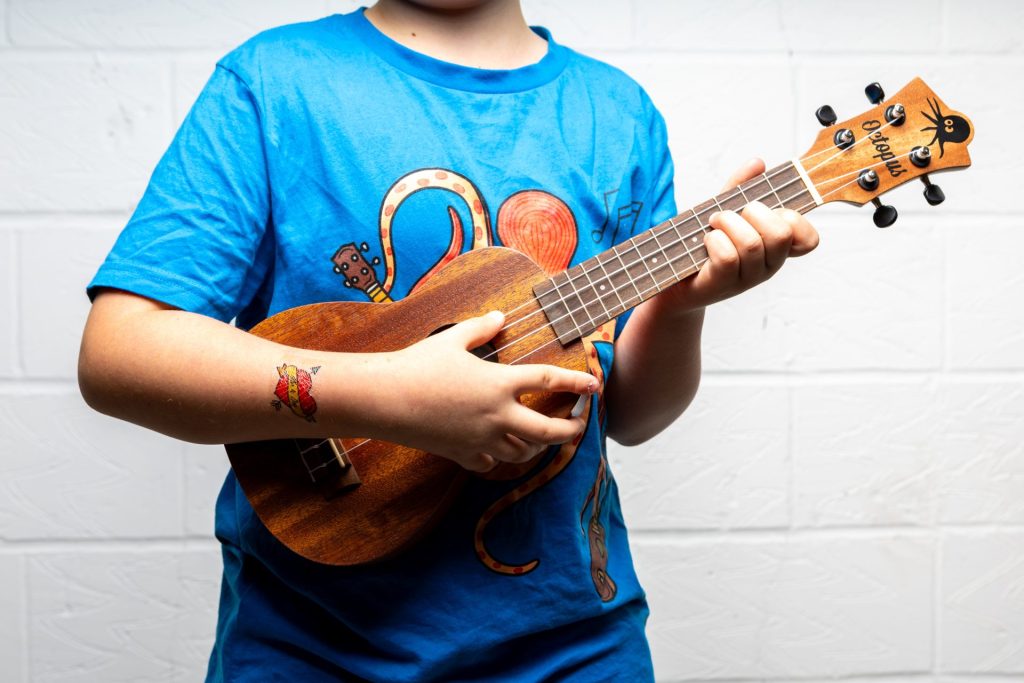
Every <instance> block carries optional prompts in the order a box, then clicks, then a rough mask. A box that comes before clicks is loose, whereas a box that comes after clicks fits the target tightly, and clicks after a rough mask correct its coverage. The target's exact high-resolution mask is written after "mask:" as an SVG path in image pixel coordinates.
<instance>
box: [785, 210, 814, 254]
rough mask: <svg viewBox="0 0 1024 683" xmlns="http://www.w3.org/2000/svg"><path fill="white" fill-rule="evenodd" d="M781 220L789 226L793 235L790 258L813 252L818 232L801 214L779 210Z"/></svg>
mask: <svg viewBox="0 0 1024 683" xmlns="http://www.w3.org/2000/svg"><path fill="white" fill-rule="evenodd" d="M778 212H779V214H781V216H782V218H783V220H785V221H786V223H788V224H789V228H790V230H791V231H792V233H793V244H792V246H791V247H790V249H789V255H790V256H803V255H804V254H809V253H810V252H812V251H814V250H815V248H817V246H818V231H817V230H815V229H814V226H813V225H811V223H810V221H808V220H807V218H805V217H804V215H803V214H801V213H799V212H797V211H793V210H792V209H779V210H778Z"/></svg>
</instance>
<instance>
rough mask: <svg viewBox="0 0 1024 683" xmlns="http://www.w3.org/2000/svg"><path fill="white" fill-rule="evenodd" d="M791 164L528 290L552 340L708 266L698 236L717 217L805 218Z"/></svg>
mask: <svg viewBox="0 0 1024 683" xmlns="http://www.w3.org/2000/svg"><path fill="white" fill-rule="evenodd" d="M804 178H805V177H804V176H802V175H801V173H800V171H799V170H798V169H797V167H796V166H795V164H794V163H793V162H787V163H785V164H782V165H781V166H777V167H776V168H773V169H771V170H769V171H766V172H765V173H762V174H761V175H759V176H756V177H755V178H752V179H750V180H748V181H746V182H745V183H742V184H740V185H739V186H737V187H734V188H732V189H731V190H727V191H725V192H723V193H722V194H720V195H718V196H716V197H713V198H711V199H709V200H707V201H706V202H702V203H700V204H698V205H697V206H695V207H693V208H692V209H688V210H686V211H684V212H683V213H681V214H679V215H678V216H676V217H675V218H671V219H669V220H667V221H665V222H664V223H660V224H658V225H656V226H654V227H653V228H651V229H650V230H647V231H646V232H643V233H640V234H639V235H636V236H634V237H632V238H630V239H628V240H626V241H624V242H622V243H620V244H617V245H616V246H614V247H612V248H611V249H609V250H608V251H604V252H601V253H600V254H598V255H597V256H593V257H591V258H589V259H587V260H586V261H583V262H582V263H580V264H578V265H575V266H573V267H572V268H569V269H568V270H565V271H562V272H561V273H558V274H557V275H555V276H554V277H551V278H549V279H548V280H546V281H544V282H542V283H541V284H539V285H537V286H536V287H534V290H533V293H534V296H536V297H537V300H538V301H539V302H540V304H541V307H542V308H543V309H544V313H545V315H547V317H548V321H549V322H550V323H551V326H552V327H553V328H554V330H555V333H556V334H557V335H558V339H559V341H560V342H562V343H563V344H568V343H569V342H571V341H572V340H574V339H577V338H579V337H583V336H586V335H588V334H590V333H591V332H593V331H594V330H596V329H597V328H598V327H600V326H601V325H603V324H604V323H606V322H608V321H610V320H612V319H614V318H616V317H618V316H620V315H622V314H623V313H625V312H626V311H628V310H629V309H631V308H633V307H634V306H636V305H637V304H640V303H642V302H644V301H646V300H647V299H650V298H651V297H652V296H654V295H655V294H657V293H658V292H660V291H662V290H664V289H665V288H667V287H670V286H672V285H674V284H675V283H677V282H680V281H681V280H684V279H686V278H688V277H690V276H691V275H695V274H696V273H697V271H699V270H700V268H701V266H702V265H704V263H705V262H706V261H707V260H708V253H707V250H706V249H705V248H704V234H705V233H706V232H709V231H710V230H712V228H710V227H709V226H708V219H709V218H710V217H711V215H712V214H713V213H715V212H716V211H725V210H732V211H738V210H740V209H742V208H743V207H744V206H746V205H747V204H748V203H749V202H752V201H755V200H757V201H760V202H763V203H764V204H766V205H768V206H770V207H772V208H779V207H785V208H788V209H793V210H796V211H799V212H801V213H806V212H807V211H810V210H811V209H813V208H814V207H816V206H818V201H817V200H816V198H815V193H813V192H812V191H811V190H810V189H809V188H808V186H807V183H806V182H805V180H804Z"/></svg>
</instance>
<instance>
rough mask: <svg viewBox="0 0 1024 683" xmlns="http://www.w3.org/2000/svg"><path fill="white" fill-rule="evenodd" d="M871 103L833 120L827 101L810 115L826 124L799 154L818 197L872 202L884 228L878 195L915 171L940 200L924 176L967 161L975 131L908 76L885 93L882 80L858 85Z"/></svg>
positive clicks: (886, 211) (888, 215)
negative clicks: (863, 86)
mask: <svg viewBox="0 0 1024 683" xmlns="http://www.w3.org/2000/svg"><path fill="white" fill-rule="evenodd" d="M865 93H866V94H867V96H868V99H870V100H871V102H872V103H873V104H875V105H876V106H875V107H874V108H872V109H869V110H867V111H866V112H864V113H863V114H861V115H859V116H855V117H853V118H851V119H847V120H846V121H842V122H839V123H835V121H836V116H835V113H834V112H833V111H832V108H831V107H829V106H827V105H826V106H824V107H821V108H820V109H818V111H817V112H816V116H817V117H818V121H819V122H820V123H821V124H822V125H823V126H825V129H824V130H822V131H821V133H819V134H818V138H817V139H816V140H815V141H814V144H813V145H812V146H811V148H810V149H809V150H808V151H807V153H806V154H804V155H803V156H802V157H801V158H800V163H801V164H802V165H803V167H804V169H805V170H806V172H807V176H808V178H809V179H810V182H811V183H812V184H813V185H814V186H815V188H816V189H817V191H818V193H819V194H820V195H821V199H822V201H823V202H836V201H839V202H849V203H852V204H857V205H863V204H866V203H867V202H869V201H870V202H874V204H875V206H876V210H875V225H878V226H879V227H887V226H889V225H892V223H893V222H894V221H895V220H896V210H895V209H894V208H892V207H891V206H885V205H883V204H882V203H881V202H880V201H879V200H878V197H879V196H880V195H882V194H884V193H886V192H888V191H889V190H891V189H893V188H894V187H897V186H899V185H902V184H903V183H906V182H908V181H911V180H914V179H915V178H920V179H921V180H922V181H923V182H924V184H925V191H924V196H925V200H926V201H927V202H928V203H929V204H931V205H933V206H934V205H936V204H940V203H941V202H942V201H943V200H944V199H945V196H944V195H943V193H942V190H941V189H939V187H938V186H937V185H933V184H932V183H931V180H930V179H929V177H928V176H929V175H930V174H932V173H936V172H939V171H948V170H952V169H957V168H965V167H967V166H970V165H971V158H970V155H968V153H967V145H968V144H969V143H970V142H971V140H972V139H973V138H974V126H973V125H972V124H971V121H970V119H968V118H967V117H966V116H964V115H963V114H962V113H960V112H958V111H954V110H952V109H950V108H949V107H948V106H946V104H945V102H943V101H942V100H941V99H939V97H938V95H936V94H935V93H934V92H932V90H931V88H929V87H928V86H927V85H926V84H925V82H924V81H922V80H921V79H920V78H915V79H914V80H912V81H911V82H910V83H908V84H907V85H906V86H904V87H903V89H902V90H900V91H899V92H898V93H896V94H895V95H893V96H892V97H891V98H889V99H885V94H884V93H883V92H882V88H881V86H879V85H878V84H877V83H872V84H871V85H869V86H868V87H867V88H866V89H865Z"/></svg>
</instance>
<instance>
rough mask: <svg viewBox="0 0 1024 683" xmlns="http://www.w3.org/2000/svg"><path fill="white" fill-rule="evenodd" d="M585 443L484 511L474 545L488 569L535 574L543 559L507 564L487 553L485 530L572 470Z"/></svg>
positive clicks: (570, 446) (565, 449)
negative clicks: (529, 496) (500, 516)
mask: <svg viewBox="0 0 1024 683" xmlns="http://www.w3.org/2000/svg"><path fill="white" fill-rule="evenodd" d="M581 417H582V418H583V419H584V421H587V420H588V419H589V417H590V404H589V403H588V404H587V405H586V407H585V408H584V409H583V414H582V416H581ZM582 440H583V434H580V435H578V436H577V437H576V438H575V439H573V440H572V441H571V442H569V443H566V444H562V445H561V446H560V447H559V448H558V452H557V453H555V455H554V456H553V457H552V458H551V461H550V462H548V464H547V465H546V466H545V467H544V468H543V469H542V470H540V471H539V472H538V473H537V474H536V475H534V476H533V477H531V478H530V479H527V480H526V481H524V482H523V483H521V484H520V485H519V486H517V487H516V488H514V489H512V490H511V491H509V492H508V493H506V494H505V495H504V496H502V497H501V498H499V499H498V500H496V501H494V502H493V503H492V504H491V505H490V507H488V508H487V509H486V510H485V511H484V514H483V515H481V516H480V519H479V520H477V523H476V530H475V531H474V533H473V545H474V547H475V549H476V555H477V557H479V558H480V561H481V562H483V563H484V565H485V566H486V567H487V568H488V569H490V570H491V571H495V572H498V573H499V574H510V575H517V574H527V573H529V572H532V571H533V570H534V569H536V568H537V566H538V565H539V564H540V560H530V561H529V562H525V563H523V564H507V563H505V562H501V561H500V560H498V559H496V558H495V557H494V556H493V555H491V553H490V551H488V550H487V545H486V544H485V543H484V531H486V529H487V525H488V524H490V522H491V520H492V519H494V518H495V517H497V516H498V515H499V514H500V513H502V512H504V511H505V510H507V509H508V508H509V507H511V506H512V505H513V504H514V503H516V502H517V501H519V500H522V499H523V498H525V497H526V496H528V495H530V494H531V493H533V492H534V491H536V490H537V489H539V488H541V487H542V486H544V485H546V484H547V483H548V482H550V481H551V480H552V479H554V478H555V477H557V476H558V475H559V474H560V473H561V472H562V470H564V469H565V468H566V467H568V465H569V463H570V462H572V458H573V456H574V455H576V448H577V447H578V446H579V445H580V441H582Z"/></svg>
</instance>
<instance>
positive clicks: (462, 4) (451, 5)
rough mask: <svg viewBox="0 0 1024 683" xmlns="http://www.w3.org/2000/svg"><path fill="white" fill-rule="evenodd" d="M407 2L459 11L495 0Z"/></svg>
mask: <svg viewBox="0 0 1024 683" xmlns="http://www.w3.org/2000/svg"><path fill="white" fill-rule="evenodd" d="M406 2H409V3H410V4H413V5H419V6H420V7H425V8H427V9H434V10H442V11H448V10H450V11H459V10H467V9H474V8H476V7H480V6H482V5H487V4H489V3H491V2H494V0H406Z"/></svg>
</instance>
